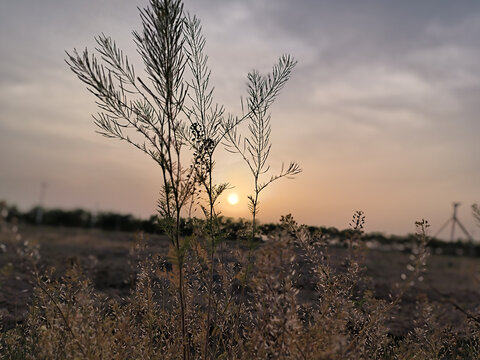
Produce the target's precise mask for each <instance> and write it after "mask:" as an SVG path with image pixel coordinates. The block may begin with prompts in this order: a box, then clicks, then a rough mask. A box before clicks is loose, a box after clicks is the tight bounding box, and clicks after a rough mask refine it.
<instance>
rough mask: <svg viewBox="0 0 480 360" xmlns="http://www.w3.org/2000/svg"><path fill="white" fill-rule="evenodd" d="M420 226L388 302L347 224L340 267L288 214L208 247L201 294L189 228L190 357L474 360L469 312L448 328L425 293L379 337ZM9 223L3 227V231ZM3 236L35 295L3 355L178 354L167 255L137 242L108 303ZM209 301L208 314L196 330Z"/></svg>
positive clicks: (199, 264) (416, 258) (76, 271)
mask: <svg viewBox="0 0 480 360" xmlns="http://www.w3.org/2000/svg"><path fill="white" fill-rule="evenodd" d="M354 226H355V225H354ZM419 226H420V233H419V235H418V240H419V242H418V245H419V247H418V249H417V251H415V254H413V257H412V260H411V263H410V264H409V266H408V269H410V270H411V271H408V270H407V269H406V273H409V275H408V276H407V277H406V279H405V280H404V281H401V282H400V283H399V284H398V285H397V286H392V289H391V293H392V297H391V299H390V300H382V299H377V298H375V297H374V296H373V291H372V290H371V289H369V288H368V284H369V281H368V279H367V278H366V277H365V271H364V269H363V266H362V259H363V257H364V254H365V251H368V250H366V249H363V248H362V246H361V244H360V243H359V242H358V241H357V240H358V239H357V237H356V235H355V234H360V232H361V228H358V227H357V229H356V230H355V232H353V234H354V235H353V236H352V239H351V241H350V242H349V247H348V251H347V252H346V253H345V254H346V255H345V256H344V259H343V262H344V264H343V266H342V267H332V266H331V264H332V259H331V258H330V255H329V252H330V251H329V246H327V245H328V239H326V238H325V236H323V235H322V234H320V233H317V234H311V233H310V232H309V231H308V230H307V229H306V228H305V227H302V226H298V225H297V224H296V223H295V222H294V220H293V219H292V218H291V217H289V216H287V217H285V218H284V219H283V228H282V231H281V232H279V233H278V234H276V235H275V236H273V237H272V239H270V240H269V241H268V242H266V243H265V244H263V245H262V246H260V247H259V248H258V249H256V250H253V251H251V252H248V251H243V250H240V249H236V248H234V247H233V246H231V247H229V248H228V249H223V250H222V251H219V252H218V257H216V258H215V260H214V261H215V262H216V264H215V274H214V279H215V281H214V286H213V292H212V293H210V291H209V288H208V284H209V278H210V274H209V269H210V268H211V266H212V264H211V263H210V256H209V252H208V251H207V249H206V248H207V247H208V244H207V243H205V242H204V240H203V238H202V237H201V236H200V234H198V235H197V236H194V237H192V238H191V239H190V242H189V244H190V246H189V250H188V252H187V253H186V255H185V265H184V266H185V267H184V270H185V279H186V288H185V302H186V305H187V306H186V309H187V313H186V320H187V321H186V329H187V334H188V337H187V341H188V346H187V348H188V349H189V353H190V354H189V355H190V357H191V358H193V359H457V358H462V359H463V358H465V359H475V358H478V357H479V355H480V348H479V335H480V334H479V326H478V325H479V323H478V322H477V321H476V320H475V319H476V317H475V315H474V314H470V313H469V315H470V319H469V320H468V324H467V325H466V327H465V329H466V334H463V335H462V336H459V334H457V333H456V332H455V331H453V330H452V329H451V328H449V327H447V326H445V325H444V322H443V321H439V318H440V317H441V315H442V312H443V309H441V308H439V306H438V305H436V304H430V303H429V302H428V300H427V298H426V297H422V296H420V297H419V299H418V301H417V307H416V309H415V312H414V313H413V314H412V317H413V318H414V329H413V330H412V331H411V332H409V333H408V334H407V336H404V337H402V338H394V337H392V336H390V335H389V328H388V323H389V320H390V318H391V316H392V314H394V313H395V310H396V309H397V308H398V307H399V306H401V301H400V300H401V297H402V295H403V294H404V293H405V291H407V290H408V289H409V287H410V286H411V282H413V281H418V280H419V278H421V276H422V272H423V270H424V269H423V268H424V262H425V260H426V256H427V255H428V253H427V252H426V251H425V249H426V248H425V235H424V234H423V233H422V226H425V224H424V223H420V225H419ZM11 228H12V227H11V225H10V224H5V223H4V224H3V229H4V230H3V231H8V229H10V230H11ZM5 234H6V233H4V235H5ZM8 234H10V235H11V236H12V237H11V242H10V243H9V244H8V247H9V249H14V247H13V245H14V244H16V247H17V250H18V255H19V256H20V258H21V259H23V263H24V266H25V267H24V271H26V272H28V271H29V272H30V273H31V274H32V275H31V279H32V281H34V282H35V292H34V297H33V301H32V303H31V306H30V310H29V313H28V316H27V319H26V321H25V322H24V323H23V324H19V325H18V326H17V327H15V328H13V329H11V330H9V331H7V332H4V333H3V334H2V338H1V346H2V347H1V354H2V358H3V359H157V358H160V359H179V358H182V357H183V353H182V352H183V342H182V341H183V336H182V329H181V324H180V309H179V299H178V291H177V289H178V282H179V278H178V267H177V266H176V265H175V262H174V259H175V257H174V256H172V254H171V253H170V254H169V253H166V252H165V251H164V252H163V253H160V254H159V255H151V253H150V252H149V251H147V250H148V249H145V246H146V245H145V244H144V243H142V242H141V241H139V242H138V243H137V244H136V246H135V247H134V248H132V249H131V251H132V255H133V256H132V258H136V259H138V262H137V275H136V279H135V286H134V288H133V289H132V291H131V293H130V295H129V296H128V297H127V298H125V299H123V300H113V299H111V298H110V299H109V298H106V297H105V296H104V295H103V294H101V293H99V292H98V291H96V290H94V287H93V286H92V283H91V282H90V281H89V279H88V278H87V277H86V276H85V275H84V273H85V272H84V271H83V270H81V269H80V267H79V266H78V265H75V264H74V265H73V266H72V267H71V268H70V269H69V270H67V271H66V273H65V274H64V275H63V276H62V277H60V278H55V276H52V271H50V272H46V273H43V274H42V275H39V274H38V271H37V270H36V262H37V260H38V256H37V255H38V254H37V250H38V249H37V248H36V247H35V246H33V247H32V246H31V245H29V244H24V243H22V242H21V241H19V239H18V238H17V235H18V233H17V232H12V231H9V232H8ZM4 238H5V237H4ZM139 240H141V239H139ZM36 249H37V250H36ZM249 255H250V256H251V258H249ZM252 257H253V258H252ZM299 263H302V268H301V269H300V268H299V266H298V264H299ZM305 264H308V266H306V265H305ZM5 276H7V275H5ZM54 278H55V280H54ZM305 284H313V289H314V294H313V299H314V300H313V301H308V302H305V301H302V300H301V297H300V296H299V292H300V291H301V290H302V287H304V285H305ZM210 294H212V295H210ZM209 296H212V298H209ZM209 300H210V303H211V304H212V310H211V311H212V314H211V316H212V321H211V322H210V324H211V325H210V326H209V327H208V328H206V323H207V322H206V316H207V313H206V304H207V303H208V301H209ZM206 331H208V332H209V337H208V338H209V343H208V348H207V351H208V352H207V353H205V348H204V344H203V341H204V339H205V332H206Z"/></svg>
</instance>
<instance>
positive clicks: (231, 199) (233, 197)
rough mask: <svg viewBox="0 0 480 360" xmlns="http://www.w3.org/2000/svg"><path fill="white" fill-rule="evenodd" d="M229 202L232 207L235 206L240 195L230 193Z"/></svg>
mask: <svg viewBox="0 0 480 360" xmlns="http://www.w3.org/2000/svg"><path fill="white" fill-rule="evenodd" d="M227 201H228V203H229V204H230V205H235V204H237V203H238V195H237V194H236V193H230V194H229V195H228V197H227Z"/></svg>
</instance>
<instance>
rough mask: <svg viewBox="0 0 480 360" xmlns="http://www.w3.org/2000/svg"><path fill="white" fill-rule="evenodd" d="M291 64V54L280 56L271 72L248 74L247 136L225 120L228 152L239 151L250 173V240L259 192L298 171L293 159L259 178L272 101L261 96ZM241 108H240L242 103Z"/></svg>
mask: <svg viewBox="0 0 480 360" xmlns="http://www.w3.org/2000/svg"><path fill="white" fill-rule="evenodd" d="M295 65H296V61H295V60H294V59H293V58H292V57H290V56H288V55H284V56H282V57H281V58H280V62H279V63H278V64H277V65H276V66H275V67H274V68H273V73H272V75H266V76H262V75H260V74H259V73H258V72H257V71H253V72H251V73H250V74H248V85H247V86H248V98H247V104H246V107H247V115H246V116H247V117H248V120H249V123H248V130H249V134H248V136H245V137H242V135H241V134H239V133H238V131H237V130H238V127H236V126H233V125H231V124H232V121H230V122H227V126H228V127H229V128H230V130H229V131H226V134H227V140H228V141H227V142H226V146H227V150H228V151H230V152H232V153H239V154H240V155H241V156H242V158H243V160H244V161H245V162H246V164H247V165H248V168H249V169H250V172H251V173H252V176H253V181H254V193H253V195H249V196H248V200H249V203H248V209H249V210H250V213H251V214H252V235H251V240H252V241H253V240H254V239H255V235H256V217H257V214H258V211H259V197H260V193H261V192H262V191H263V190H264V189H265V188H266V187H267V186H268V185H270V184H271V183H272V182H274V181H276V180H278V179H280V178H283V177H287V178H291V177H293V176H295V175H298V174H299V173H300V172H301V171H302V170H301V168H300V166H299V165H298V164H297V163H296V162H291V163H290V164H289V165H288V167H287V168H285V167H284V165H283V164H282V168H281V170H280V172H279V173H278V174H276V175H271V176H270V178H269V179H267V180H266V181H262V179H261V177H262V175H265V174H266V173H268V172H269V170H270V165H269V164H268V157H269V155H270V150H271V148H272V144H271V142H270V133H271V125H270V119H271V115H270V114H269V112H268V111H269V108H270V106H271V105H272V101H263V98H264V97H265V93H266V92H268V89H270V88H272V86H273V84H275V82H276V81H278V80H280V81H282V82H283V83H284V82H286V81H287V80H288V76H289V75H290V73H291V72H292V70H293V68H294V67H295ZM284 69H285V70H286V73H287V74H288V76H287V77H285V78H280V77H279V76H278V74H279V73H280V72H281V71H283V70H284ZM282 85H283V84H282ZM242 108H244V106H243V103H242ZM244 112H245V109H244Z"/></svg>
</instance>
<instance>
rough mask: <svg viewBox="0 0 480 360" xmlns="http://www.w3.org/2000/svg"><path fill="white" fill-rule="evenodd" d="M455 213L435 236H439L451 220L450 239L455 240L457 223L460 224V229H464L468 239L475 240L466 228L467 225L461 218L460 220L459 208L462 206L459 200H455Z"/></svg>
mask: <svg viewBox="0 0 480 360" xmlns="http://www.w3.org/2000/svg"><path fill="white" fill-rule="evenodd" d="M452 205H453V215H452V217H451V218H450V219H448V220H447V222H446V223H445V224H443V226H442V227H441V228H440V230H438V232H437V233H436V234H435V237H437V236H438V234H440V233H441V232H442V230H443V229H445V228H446V227H447V225H448V224H449V223H450V222H451V223H452V230H451V231H450V241H451V242H453V240H454V235H455V225H458V226H459V227H460V229H462V231H463V233H464V234H465V235H466V236H467V239H468V240H470V241H473V238H472V236H471V235H470V234H469V233H468V231H467V230H466V229H465V227H464V226H463V225H462V223H461V222H460V220H458V217H457V208H458V207H459V206H460V203H459V202H454V203H453V204H452Z"/></svg>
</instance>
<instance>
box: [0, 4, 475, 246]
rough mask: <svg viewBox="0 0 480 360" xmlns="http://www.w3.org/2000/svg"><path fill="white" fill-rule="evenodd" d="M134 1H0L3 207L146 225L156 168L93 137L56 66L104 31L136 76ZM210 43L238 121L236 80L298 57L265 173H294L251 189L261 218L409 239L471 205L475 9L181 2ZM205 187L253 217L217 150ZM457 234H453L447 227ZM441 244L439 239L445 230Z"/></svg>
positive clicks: (234, 170)
mask: <svg viewBox="0 0 480 360" xmlns="http://www.w3.org/2000/svg"><path fill="white" fill-rule="evenodd" d="M146 4H147V1H145V0H138V1H127V0H83V1H73V0H42V1H34V0H15V1H13V0H0V198H3V199H6V200H7V201H8V202H9V203H11V204H17V205H18V206H19V207H20V208H21V209H27V208H29V207H30V206H32V205H35V204H38V203H39V201H40V196H41V195H40V192H41V184H42V183H45V184H46V192H45V196H44V200H43V205H44V206H46V207H49V208H52V207H62V208H75V207H82V208H85V209H87V210H92V211H106V210H113V211H118V212H123V213H132V214H134V215H136V216H141V217H147V216H149V215H150V214H153V213H154V212H155V207H156V199H157V197H158V191H159V188H160V184H161V175H160V171H159V169H158V167H156V166H155V163H154V162H153V161H152V160H151V159H149V158H147V157H146V156H145V155H144V154H142V153H139V152H138V151H135V150H134V149H133V148H131V147H130V146H129V145H128V144H126V143H122V142H119V141H113V140H110V139H106V138H103V137H101V136H100V135H98V134H96V133H95V130H96V129H95V126H94V124H93V120H92V117H91V115H92V114H95V113H96V112H97V109H96V105H95V102H94V100H95V99H94V97H93V96H92V95H91V94H90V93H89V92H88V91H87V90H86V88H85V86H84V85H83V84H82V83H81V82H80V81H79V80H78V79H77V78H76V77H75V76H74V74H73V73H72V72H71V71H70V70H69V68H68V66H67V65H66V64H65V62H64V58H65V50H67V51H71V50H72V49H73V48H77V49H79V50H82V49H83V48H85V47H88V48H89V49H90V50H93V49H94V47H95V42H94V36H96V35H98V34H101V33H105V34H106V35H109V36H111V37H112V38H113V39H115V40H116V41H117V44H118V45H119V47H121V48H122V49H123V50H124V51H125V53H126V54H128V55H129V58H130V59H131V61H132V62H133V63H134V65H135V67H136V71H137V73H141V70H142V63H141V59H139V55H138V54H137V52H136V49H135V45H134V42H133V37H132V30H138V29H140V27H141V23H140V19H139V16H138V9H137V6H140V7H144V6H145V5H146ZM184 4H185V9H186V10H188V11H189V12H190V13H192V14H196V15H197V16H198V17H199V18H200V20H201V21H202V25H203V33H204V35H205V37H206V39H207V44H206V48H205V52H206V53H207V54H208V57H209V66H210V68H211V69H212V78H211V81H212V82H213V84H214V85H215V93H214V94H215V101H216V102H218V103H220V104H224V105H225V108H226V109H227V111H229V112H231V113H233V114H239V113H240V97H241V96H245V94H246V75H247V73H248V72H249V71H251V70H253V69H258V70H259V71H260V72H261V73H266V72H268V71H270V69H271V67H272V65H273V64H274V63H275V62H276V61H277V59H278V57H279V56H280V55H281V54H284V53H287V54H291V55H292V56H294V57H295V59H296V60H297V61H298V64H297V66H296V68H295V69H294V72H293V74H292V77H291V79H290V80H289V82H288V83H287V84H286V86H285V88H284V89H283V91H282V93H281V94H280V96H279V97H278V99H277V100H276V102H275V104H274V105H273V106H272V108H271V115H272V120H271V122H272V135H271V138H272V144H273V145H272V151H271V156H270V164H271V169H272V174H274V173H275V172H276V171H278V170H279V169H280V167H281V164H282V162H285V163H288V162H290V161H291V160H295V161H297V162H298V163H299V164H300V165H301V167H302V169H303V172H302V173H301V174H300V175H298V176H297V178H296V179H294V180H279V181H278V182H276V183H274V184H272V185H271V186H270V187H269V188H267V189H266V190H265V192H264V193H262V197H261V200H260V201H261V203H260V213H259V217H260V219H261V220H262V221H263V222H270V221H278V219H279V218H280V216H281V215H285V214H288V213H292V214H293V216H294V217H295V218H296V219H297V220H298V221H299V222H301V223H306V224H310V225H321V226H336V227H338V228H346V227H348V223H349V222H350V219H351V217H352V214H353V212H354V211H356V210H363V211H364V212H365V215H366V231H378V232H383V233H385V234H400V235H403V234H406V233H412V232H414V231H415V226H414V222H415V221H416V220H420V219H422V218H425V219H427V220H429V222H430V223H431V234H435V233H436V232H437V230H438V229H439V228H440V226H441V225H443V223H444V222H445V221H447V220H448V219H449V218H450V217H451V215H452V202H454V201H458V202H461V203H462V206H461V207H460V208H459V213H458V216H459V219H460V220H461V221H462V223H463V224H464V225H465V227H466V228H467V230H468V231H469V232H470V233H471V234H472V235H473V237H474V238H476V239H478V240H480V228H479V227H478V226H476V224H475V222H474V220H473V218H472V216H471V212H470V206H471V204H473V203H476V202H477V203H478V202H480V162H479V159H480V119H479V117H480V44H479V42H478V39H480V2H478V1H476V0H471V1H466V0H465V1H464V0H461V1H455V2H453V1H438V0H423V1H421V2H419V1H414V0H404V1H397V0H349V1H347V0H335V1H326V0H295V1H293V0H241V1H240V0H239V1H235V0H185V1H184ZM220 150H221V151H220V153H219V154H218V157H217V159H216V160H217V168H216V174H215V176H216V179H217V181H218V182H229V183H230V184H231V185H232V187H233V188H232V189H230V190H228V192H227V194H226V195H228V193H231V192H236V193H238V195H239V197H240V202H239V203H238V204H236V205H234V206H233V205H228V203H227V201H226V197H225V198H223V199H221V204H220V207H221V210H222V213H223V215H226V216H232V217H245V218H246V217H248V211H247V206H246V204H247V201H246V196H247V195H249V194H250V193H251V192H252V178H251V177H250V176H249V173H248V171H247V169H246V167H245V164H244V163H242V159H241V158H240V157H239V156H235V155H232V154H228V153H226V152H225V151H223V149H220ZM457 234H458V235H460V233H458V232H457ZM440 236H441V237H442V236H443V237H445V238H448V237H449V231H447V230H446V231H445V232H443V233H442V234H440Z"/></svg>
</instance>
